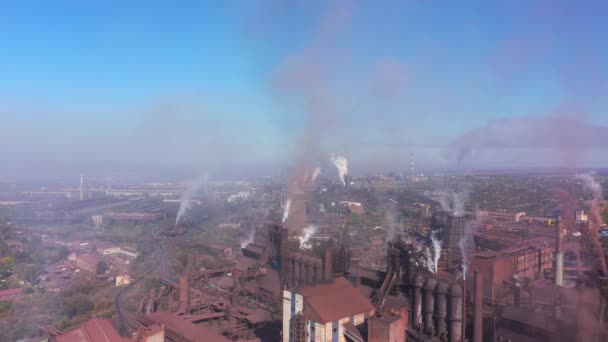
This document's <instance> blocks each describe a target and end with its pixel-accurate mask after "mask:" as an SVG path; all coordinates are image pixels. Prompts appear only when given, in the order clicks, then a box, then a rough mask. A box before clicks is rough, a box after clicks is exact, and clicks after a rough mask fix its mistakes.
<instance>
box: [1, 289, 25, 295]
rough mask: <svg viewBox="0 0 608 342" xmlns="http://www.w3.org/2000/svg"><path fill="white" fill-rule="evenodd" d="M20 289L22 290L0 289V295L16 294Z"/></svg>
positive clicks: (18, 293) (19, 292)
mask: <svg viewBox="0 0 608 342" xmlns="http://www.w3.org/2000/svg"><path fill="white" fill-rule="evenodd" d="M22 291H23V289H22V288H16V289H8V290H2V291H0V297H6V296H17V295H20V294H21V292H22Z"/></svg>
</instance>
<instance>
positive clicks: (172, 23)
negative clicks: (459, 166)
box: [0, 0, 608, 171]
mask: <svg viewBox="0 0 608 342" xmlns="http://www.w3.org/2000/svg"><path fill="white" fill-rule="evenodd" d="M607 9H608V8H607V6H606V5H605V4H604V3H603V2H601V1H589V2H576V3H575V2H572V1H491V2H489V1H470V2H465V3H458V4H456V3H452V4H447V3H446V2H432V1H431V2H429V1H380V2H367V1H349V2H346V1H345V2H326V1H302V0H294V1H279V0H271V1H250V2H243V1H191V2H189V1H177V2H165V1H12V2H11V1H3V2H0V47H1V48H0V119H1V120H2V121H3V122H4V125H3V126H4V128H2V130H3V132H2V136H0V143H1V144H2V145H3V146H5V147H8V148H4V149H3V150H2V151H0V157H2V158H4V159H5V160H7V161H9V162H10V163H11V164H14V165H32V162H33V161H37V162H40V163H55V164H62V165H63V164H66V165H67V164H69V165H75V166H80V165H94V164H96V163H109V164H117V165H124V164H128V163H149V164H167V165H172V164H175V165H177V164H180V165H183V164H191V165H194V166H195V168H204V167H206V166H208V165H211V164H212V165H214V166H215V167H219V166H221V165H249V166H252V165H258V166H259V165H271V164H281V165H284V164H289V163H290V162H293V161H294V160H295V159H297V157H296V156H295V155H296V154H297V153H298V151H300V150H302V148H301V147H300V146H298V144H300V141H301V140H302V137H303V136H312V137H314V139H313V140H318V141H319V146H320V147H318V148H315V149H314V150H315V154H316V156H315V158H318V159H323V158H325V156H326V155H327V154H329V153H330V152H334V151H336V152H338V153H343V154H345V155H347V156H348V157H349V158H350V159H352V160H353V163H354V164H353V167H354V168H355V169H357V166H356V165H357V163H359V168H360V170H362V171H363V170H364V169H365V167H363V165H366V166H369V165H370V164H373V165H378V167H381V166H386V167H391V168H399V167H403V166H405V165H406V163H407V158H406V157H405V156H407V155H409V152H416V153H417V154H418V155H420V163H421V164H422V165H427V166H428V167H433V166H446V165H448V166H449V165H451V164H452V163H455V162H454V161H453V160H452V159H450V158H451V157H450V153H446V152H445V150H446V149H448V150H449V146H450V145H451V144H452V142H454V141H461V140H459V138H460V137H462V136H466V135H467V133H468V132H470V131H474V130H478V129H481V128H483V127H484V126H486V125H492V124H493V122H494V121H495V120H504V119H507V120H513V121H512V122H515V124H516V126H517V127H519V126H520V123H521V122H517V120H527V119H529V118H534V119H536V118H545V117H549V116H555V115H566V116H570V117H576V118H578V119H580V120H583V121H585V122H586V123H588V124H592V125H598V126H608V114H606V113H605V112H606V106H607V105H608V100H606V98H607V97H606V96H602V95H603V94H605V93H606V90H607V88H608V87H607V85H608V82H607V81H608V80H607V78H606V77H607V76H608V65H607V64H608V62H606V61H608V44H605V43H604V42H605V36H604V35H605V32H608V27H607V26H608V23H607V22H606V21H605V20H604V18H603V17H604V14H605V13H606V10H607ZM509 122H511V121H506V123H507V125H508V124H509ZM533 122H535V123H537V122H539V121H533ZM540 122H542V121H540ZM492 127H495V126H492ZM526 129H528V128H526ZM529 129H531V130H535V129H536V130H539V131H542V130H543V128H542V127H531V128H529ZM507 132H508V130H507ZM469 136H479V135H469ZM501 141H502V142H505V143H504V146H499V148H500V149H502V150H501V152H505V153H506V154H505V155H504V157H505V158H501V160H497V159H496V158H493V157H492V155H494V154H495V153H493V152H492V151H488V152H487V153H485V154H484V153H483V152H482V153H477V155H478V156H481V157H482V159H481V160H479V161H477V162H478V163H484V164H487V165H496V166H500V167H506V166H508V165H512V166H527V165H530V166H539V165H535V163H538V164H540V166H542V165H545V164H547V165H553V164H555V163H552V162H551V161H552V158H550V157H547V156H546V155H544V154H543V156H539V155H538V151H536V152H535V151H534V149H535V146H529V148H528V149H526V153H524V157H522V153H521V148H522V147H520V146H518V147H517V148H518V149H519V150H517V152H514V153H511V154H509V153H508V152H506V151H508V150H509V149H511V148H512V146H509V142H508V139H502V140H501ZM471 144H472V145H475V147H476V148H480V149H485V147H484V146H481V145H482V144H483V141H477V142H471ZM591 145H592V146H585V148H589V150H594V149H595V148H597V147H598V146H594V145H593V144H591ZM600 147H603V146H600ZM601 154H602V153H599V154H598V153H595V152H592V153H589V157H588V158H587V159H585V160H583V161H581V163H583V164H589V165H605V164H607V163H606V162H608V160H605V159H602V158H603V157H602V156H601ZM484 155H485V157H483V156H484ZM483 158H485V159H483ZM401 160H403V162H401ZM505 164H508V165H505ZM557 166H559V163H557ZM81 168H85V166H81Z"/></svg>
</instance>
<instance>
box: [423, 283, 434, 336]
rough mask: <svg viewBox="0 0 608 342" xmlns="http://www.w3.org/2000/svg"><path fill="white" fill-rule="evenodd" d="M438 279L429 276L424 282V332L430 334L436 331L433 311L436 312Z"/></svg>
mask: <svg viewBox="0 0 608 342" xmlns="http://www.w3.org/2000/svg"><path fill="white" fill-rule="evenodd" d="M436 286H437V280H435V278H433V277H429V278H427V280H426V282H425V283H424V299H423V301H424V302H423V307H422V312H423V316H424V317H423V323H424V332H425V333H426V334H429V335H433V334H434V333H435V325H434V324H433V313H434V312H435V287H436Z"/></svg>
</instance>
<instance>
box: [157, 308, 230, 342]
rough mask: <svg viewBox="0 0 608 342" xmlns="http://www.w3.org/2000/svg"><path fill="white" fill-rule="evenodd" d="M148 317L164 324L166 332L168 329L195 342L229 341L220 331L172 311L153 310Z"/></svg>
mask: <svg viewBox="0 0 608 342" xmlns="http://www.w3.org/2000/svg"><path fill="white" fill-rule="evenodd" d="M148 318H149V319H151V320H152V321H154V322H156V323H158V324H162V325H164V327H165V334H166V333H167V331H168V332H169V333H174V334H177V335H180V336H181V337H182V338H185V339H186V340H190V341H193V342H199V341H200V342H227V341H228V339H227V338H226V337H224V336H223V335H222V334H221V333H220V332H219V331H217V330H214V329H212V328H209V327H205V326H202V325H200V324H194V323H192V321H189V320H187V319H185V317H184V316H177V315H175V314H173V313H170V312H153V313H151V314H150V315H149V316H148Z"/></svg>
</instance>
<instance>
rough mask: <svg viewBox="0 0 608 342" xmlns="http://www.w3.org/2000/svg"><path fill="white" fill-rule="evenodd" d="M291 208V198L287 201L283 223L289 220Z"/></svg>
mask: <svg viewBox="0 0 608 342" xmlns="http://www.w3.org/2000/svg"><path fill="white" fill-rule="evenodd" d="M290 207H291V198H288V199H287V202H285V210H283V220H282V222H283V223H285V221H287V219H288V218H289V208H290Z"/></svg>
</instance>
